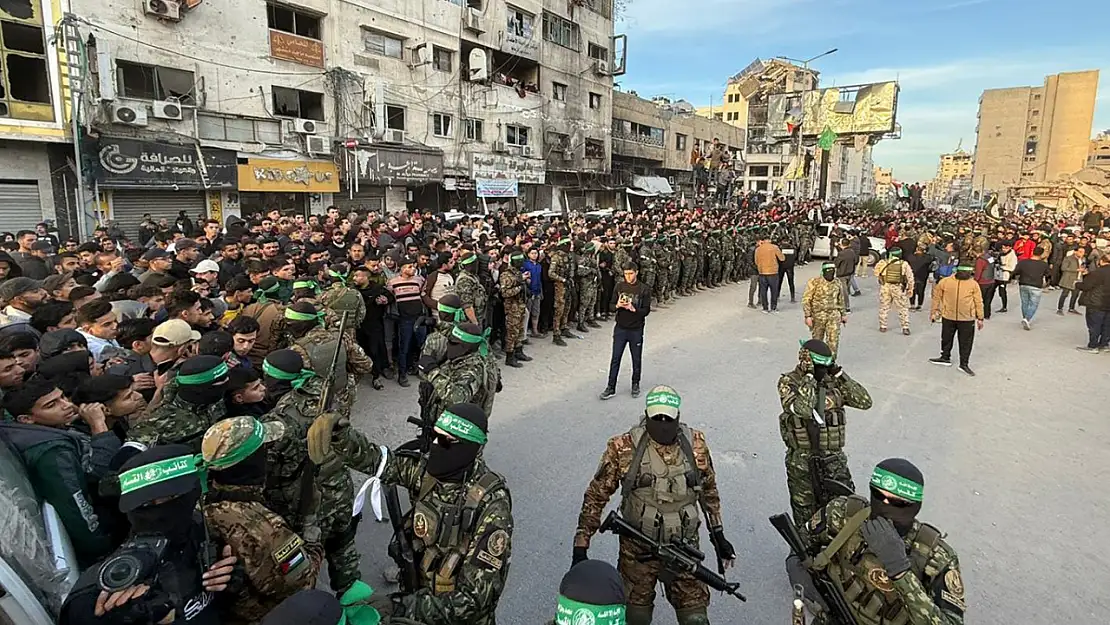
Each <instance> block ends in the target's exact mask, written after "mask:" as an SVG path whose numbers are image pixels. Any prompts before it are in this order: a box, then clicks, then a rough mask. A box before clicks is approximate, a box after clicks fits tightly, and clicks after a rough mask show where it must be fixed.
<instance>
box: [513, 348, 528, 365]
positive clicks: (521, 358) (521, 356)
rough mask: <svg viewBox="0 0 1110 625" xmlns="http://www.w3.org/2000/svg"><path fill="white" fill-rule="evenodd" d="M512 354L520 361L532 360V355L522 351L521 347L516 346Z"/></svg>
mask: <svg viewBox="0 0 1110 625" xmlns="http://www.w3.org/2000/svg"><path fill="white" fill-rule="evenodd" d="M513 355H514V356H516V359H517V360H519V361H520V362H532V357H531V356H529V355H528V354H525V353H524V348H523V347H518V348H516V351H515V352H513Z"/></svg>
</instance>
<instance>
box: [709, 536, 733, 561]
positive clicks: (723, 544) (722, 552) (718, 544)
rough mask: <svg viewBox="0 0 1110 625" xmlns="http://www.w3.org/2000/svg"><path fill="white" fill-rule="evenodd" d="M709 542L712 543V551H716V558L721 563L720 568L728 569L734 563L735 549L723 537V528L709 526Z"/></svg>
mask: <svg viewBox="0 0 1110 625" xmlns="http://www.w3.org/2000/svg"><path fill="white" fill-rule="evenodd" d="M709 542H711V543H713V551H715V552H717V560H718V561H719V562H720V563H721V568H723V569H725V570H728V569H730V568H732V566H733V565H734V564H736V550H735V549H733V547H732V543H730V542H728V539H726V538H725V530H724V528H721V527H714V528H711V529H710V530H709Z"/></svg>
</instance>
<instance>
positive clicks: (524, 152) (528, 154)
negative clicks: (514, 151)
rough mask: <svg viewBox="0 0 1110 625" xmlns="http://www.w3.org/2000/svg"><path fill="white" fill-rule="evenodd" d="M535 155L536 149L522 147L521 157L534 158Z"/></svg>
mask: <svg viewBox="0 0 1110 625" xmlns="http://www.w3.org/2000/svg"><path fill="white" fill-rule="evenodd" d="M535 154H536V148H534V147H532V146H530V145H522V146H520V155H521V156H526V157H532V156H535Z"/></svg>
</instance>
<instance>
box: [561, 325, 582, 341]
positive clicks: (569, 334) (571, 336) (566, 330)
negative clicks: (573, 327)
mask: <svg viewBox="0 0 1110 625" xmlns="http://www.w3.org/2000/svg"><path fill="white" fill-rule="evenodd" d="M560 334H561V335H562V336H563V338H567V339H576V338H578V337H576V336H574V333H573V332H571V331H570V328H563V331H562V332H561V333H560Z"/></svg>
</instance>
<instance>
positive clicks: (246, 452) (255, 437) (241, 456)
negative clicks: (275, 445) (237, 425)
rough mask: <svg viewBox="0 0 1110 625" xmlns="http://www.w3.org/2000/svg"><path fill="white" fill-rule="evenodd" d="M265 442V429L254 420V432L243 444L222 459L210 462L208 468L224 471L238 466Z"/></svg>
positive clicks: (259, 422)
mask: <svg viewBox="0 0 1110 625" xmlns="http://www.w3.org/2000/svg"><path fill="white" fill-rule="evenodd" d="M265 440H266V427H265V426H264V425H262V422H261V421H259V420H258V419H255V420H254V430H252V431H251V434H250V436H248V437H247V438H246V440H244V441H243V442H241V443H239V444H238V445H237V446H235V447H234V448H233V449H232V450H231V451H229V452H228V453H227V455H225V456H223V457H222V458H218V459H215V460H212V461H211V462H209V463H208V466H210V467H212V468H213V469H226V468H227V467H230V466H234V465H236V464H239V463H240V462H242V461H243V460H246V459H247V458H249V457H250V455H251V454H253V453H254V452H256V451H258V448H259V447H261V446H262V442H263V441H265Z"/></svg>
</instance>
